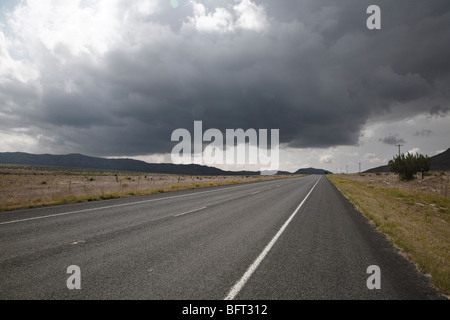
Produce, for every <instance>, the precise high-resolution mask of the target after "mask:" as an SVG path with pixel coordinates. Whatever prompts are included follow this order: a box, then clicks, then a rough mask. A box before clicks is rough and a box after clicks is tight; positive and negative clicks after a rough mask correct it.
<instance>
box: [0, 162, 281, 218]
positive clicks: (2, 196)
mask: <svg viewBox="0 0 450 320" xmlns="http://www.w3.org/2000/svg"><path fill="white" fill-rule="evenodd" d="M281 178H284V176H277V175H275V176H185V175H169V174H151V173H137V172H120V171H103V170H89V169H67V168H50V167H30V166H15V165H0V210H10V209H19V208H28V207H36V206H43V205H51V204H61V203H70V202H81V201H94V200H101V199H110V198H117V197H124V196H132V195H139V194H151V193H161V192H168V191H173V190H180V189H192V188H203V187H210V186H218V185H224V184H234V183H244V182H252V181H261V180H271V179H281Z"/></svg>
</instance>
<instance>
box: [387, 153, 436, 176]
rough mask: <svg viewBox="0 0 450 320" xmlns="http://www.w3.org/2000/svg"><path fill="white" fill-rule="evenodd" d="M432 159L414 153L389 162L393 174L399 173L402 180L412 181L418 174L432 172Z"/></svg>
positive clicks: (402, 155) (397, 157)
mask: <svg viewBox="0 0 450 320" xmlns="http://www.w3.org/2000/svg"><path fill="white" fill-rule="evenodd" d="M430 164H431V159H430V158H429V157H428V156H424V155H421V154H420V155H419V154H418V153H416V154H415V155H414V154H412V153H407V154H406V155H405V154H401V155H399V156H396V157H394V159H393V160H390V161H389V167H390V169H391V171H392V172H395V173H398V174H399V176H400V179H402V180H412V179H414V175H415V174H416V173H417V172H420V171H422V172H425V171H429V170H430Z"/></svg>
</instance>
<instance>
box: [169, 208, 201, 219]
mask: <svg viewBox="0 0 450 320" xmlns="http://www.w3.org/2000/svg"><path fill="white" fill-rule="evenodd" d="M206 208H207V207H201V208H197V209H192V210H189V211H185V212H182V213H177V214H174V215H173V216H174V217H179V216H184V215H185V214H188V213H192V212H196V211H200V210H203V209H206Z"/></svg>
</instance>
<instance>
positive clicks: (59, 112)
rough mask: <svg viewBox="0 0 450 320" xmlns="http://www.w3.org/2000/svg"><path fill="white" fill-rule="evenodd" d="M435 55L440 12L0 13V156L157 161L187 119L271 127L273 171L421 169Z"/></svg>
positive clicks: (229, 6) (308, 1)
mask: <svg viewBox="0 0 450 320" xmlns="http://www.w3.org/2000/svg"><path fill="white" fill-rule="evenodd" d="M371 4H376V5H378V6H379V7H380V8H381V30H369V29H368V28H367V27H366V20H367V18H368V17H369V15H368V14H367V13H366V10H367V7H368V6H369V5H371ZM449 48H450V1H448V0H427V1H423V0H396V1H392V0H370V1H364V0H333V1H332V0H281V1H280V0H278V1H269V0H263V1H257V0H218V1H213V0H203V1H202V0H192V1H187V0H178V1H176V0H172V1H171V0H107V1H106V0H105V1H99V0H39V1H35V0H30V1H12V0H1V1H0V152H6V151H23V152H31V153H53V154H67V153H82V154H86V155H91V156H102V157H130V158H137V159H142V160H146V161H149V162H169V161H170V152H171V151H172V148H173V147H174V145H175V144H176V143H175V142H172V141H171V133H172V132H173V131H174V130H175V129H177V128H186V129H188V130H189V131H191V132H193V124H194V121H195V120H201V121H203V128H204V129H208V128H217V129H219V130H223V132H224V131H225V129H237V128H242V129H249V128H254V129H269V130H270V129H279V130H280V131H279V132H280V143H281V147H282V150H281V151H280V157H281V159H280V162H281V166H280V169H281V170H288V171H294V170H297V169H298V168H302V167H309V166H312V167H321V168H324V169H328V170H331V171H346V170H347V166H348V168H349V169H348V170H349V172H356V171H358V163H361V164H362V170H366V169H368V168H371V167H375V166H379V165H383V164H386V163H387V161H388V160H389V159H391V158H392V156H393V155H395V154H396V153H397V152H398V148H397V147H396V146H395V145H396V144H402V145H403V146H402V152H406V151H414V152H415V151H418V152H420V153H423V154H427V155H429V156H432V155H435V154H436V153H438V152H441V151H443V150H446V149H447V148H449V147H450V143H449V142H450V139H449V137H450V112H449V111H450V102H449V101H450V99H449V94H450V72H449V71H450V58H449V57H450V55H449V53H450V52H449ZM221 167H223V168H227V167H224V166H221ZM230 169H233V168H230Z"/></svg>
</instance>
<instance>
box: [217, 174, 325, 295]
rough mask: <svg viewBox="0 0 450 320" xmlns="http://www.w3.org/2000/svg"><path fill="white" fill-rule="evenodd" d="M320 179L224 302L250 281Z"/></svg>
mask: <svg viewBox="0 0 450 320" xmlns="http://www.w3.org/2000/svg"><path fill="white" fill-rule="evenodd" d="M321 178H322V177H320V178H319V179H318V180H317V181H316V183H315V184H314V186H313V187H312V188H311V190H309V192H308V194H307V195H306V197H305V198H304V199H303V201H302V202H301V203H300V204H299V205H298V207H297V208H296V209H295V211H294V212H293V213H292V214H291V215H290V217H289V218H288V219H287V220H286V222H285V223H284V224H283V226H282V227H281V228H280V230H278V232H277V234H276V235H275V236H274V237H273V238H272V240H270V242H269V243H268V244H267V246H266V247H265V248H264V250H263V251H262V252H261V254H260V255H259V256H258V258H256V260H255V261H254V262H253V263H252V264H251V265H250V267H249V268H248V269H247V271H246V272H245V273H244V275H243V276H242V278H241V279H239V281H238V282H236V284H235V285H234V286H233V287H232V288H231V290H230V292H228V294H227V296H226V297H225V299H224V300H233V299H234V298H235V297H236V296H237V294H238V293H239V292H240V291H241V290H242V288H243V287H244V285H245V284H246V283H247V281H248V279H250V277H251V276H252V274H253V272H255V270H256V269H257V268H258V266H259V264H260V263H261V262H262V261H263V260H264V258H265V257H266V255H267V253H268V252H269V251H270V249H272V247H273V245H274V244H275V242H277V240H278V238H279V237H280V236H281V234H282V233H283V232H284V230H285V229H286V227H287V226H288V224H289V223H290V222H291V221H292V219H293V218H294V217H295V215H296V214H297V212H298V211H299V210H300V208H301V207H302V206H303V204H304V203H305V201H306V199H308V197H309V195H310V194H311V192H312V191H313V190H314V188H315V187H316V185H317V184H318V183H319V181H320V179H321Z"/></svg>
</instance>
